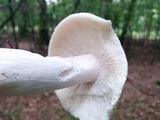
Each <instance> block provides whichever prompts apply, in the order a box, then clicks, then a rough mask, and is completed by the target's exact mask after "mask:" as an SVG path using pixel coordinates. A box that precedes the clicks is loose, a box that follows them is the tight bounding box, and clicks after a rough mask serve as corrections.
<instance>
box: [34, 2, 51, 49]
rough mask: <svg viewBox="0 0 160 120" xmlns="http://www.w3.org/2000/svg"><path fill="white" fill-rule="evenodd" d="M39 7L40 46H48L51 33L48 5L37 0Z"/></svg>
mask: <svg viewBox="0 0 160 120" xmlns="http://www.w3.org/2000/svg"><path fill="white" fill-rule="evenodd" d="M37 1H38V5H39V37H40V40H39V42H38V43H39V45H40V46H41V45H48V43H49V34H48V33H49V31H48V14H47V4H46V1H45V0H37Z"/></svg>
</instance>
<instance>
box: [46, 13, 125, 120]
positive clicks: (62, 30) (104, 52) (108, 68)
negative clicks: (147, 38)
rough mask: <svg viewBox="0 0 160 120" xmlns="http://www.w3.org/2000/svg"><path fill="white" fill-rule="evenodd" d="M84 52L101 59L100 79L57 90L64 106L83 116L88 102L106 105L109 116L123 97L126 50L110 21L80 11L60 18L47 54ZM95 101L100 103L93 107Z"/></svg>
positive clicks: (80, 53) (59, 54) (82, 53)
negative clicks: (121, 96)
mask: <svg viewBox="0 0 160 120" xmlns="http://www.w3.org/2000/svg"><path fill="white" fill-rule="evenodd" d="M84 54H92V55H94V56H95V57H96V58H97V59H98V61H99V67H100V71H99V75H98V77H97V80H95V82H94V83H86V84H80V85H76V86H73V87H69V88H65V89H61V90H57V91H56V93H57V95H58V97H59V99H60V100H61V103H62V105H63V106H64V108H65V109H66V110H68V111H70V112H71V113H72V114H73V115H74V116H76V117H79V118H81V119H82V120H83V117H82V116H84V119H85V115H84V114H83V112H84V110H82V109H84V108H86V105H87V106H89V107H90V110H91V109H97V110H100V109H103V110H104V113H103V112H102V113H103V114H105V115H104V116H105V118H104V119H106V118H107V117H108V116H109V115H108V114H106V112H108V111H111V110H112V108H113V106H114V105H115V104H116V102H117V100H118V99H119V97H120V94H121V92H122V89H123V86H124V83H125V81H126V76H127V70H128V65H127V60H126V56H125V53H124V51H123V48H122V46H121V44H120V41H119V39H118V37H117V35H116V34H115V32H114V30H113V29H112V26H111V21H109V20H105V19H102V18H100V17H97V16H95V15H92V14H90V13H78V14H72V15H70V16H68V17H67V18H65V19H64V20H62V21H61V22H60V24H59V25H58V26H57V27H56V29H55V31H54V33H53V35H52V37H51V41H50V44H49V51H48V55H49V56H60V57H72V56H78V55H84ZM88 62H89V61H88ZM82 65H83V64H82ZM97 101H98V102H99V105H98V104H97ZM102 101H103V102H102ZM77 102H78V104H77ZM92 104H97V107H96V108H93V107H92ZM81 111H82V112H81ZM97 116H98V114H97ZM101 116H103V115H101ZM102 119H103V118H102Z"/></svg>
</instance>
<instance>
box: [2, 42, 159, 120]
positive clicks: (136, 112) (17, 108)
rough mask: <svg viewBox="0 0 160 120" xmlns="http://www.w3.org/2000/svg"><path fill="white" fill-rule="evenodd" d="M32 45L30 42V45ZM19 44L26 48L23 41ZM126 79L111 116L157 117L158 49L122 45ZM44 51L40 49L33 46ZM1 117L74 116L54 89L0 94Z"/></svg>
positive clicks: (43, 119) (55, 119)
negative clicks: (3, 95) (126, 69)
mask: <svg viewBox="0 0 160 120" xmlns="http://www.w3.org/2000/svg"><path fill="white" fill-rule="evenodd" d="M31 46H32V45H31ZM20 48H24V49H28V47H27V45H26V43H25V44H24V43H21V44H20ZM124 48H125V51H126V54H127V58H128V65H129V71H128V79H127V81H126V84H125V86H124V90H123V93H122V96H121V98H120V100H119V102H118V105H117V108H116V110H115V111H114V112H113V115H112V117H111V120H160V86H159V85H157V84H158V83H157V82H158V81H160V50H158V48H157V49H156V48H154V47H151V45H145V44H144V45H141V44H137V43H132V44H131V45H129V46H128V45H125V46H124ZM35 51H36V52H39V53H41V54H43V55H45V54H46V53H47V52H46V51H43V50H34V52H35ZM0 120H73V118H71V116H70V115H69V113H67V112H66V111H65V110H64V109H63V108H62V106H61V104H60V102H59V100H58V98H57V97H56V95H55V93H54V92H50V93H44V94H37V95H32V96H12V97H0Z"/></svg>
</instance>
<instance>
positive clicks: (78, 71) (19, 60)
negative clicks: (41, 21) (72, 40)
mask: <svg viewBox="0 0 160 120" xmlns="http://www.w3.org/2000/svg"><path fill="white" fill-rule="evenodd" d="M98 72H99V65H98V61H97V59H96V58H95V57H94V56H93V55H90V54H87V55H82V56H76V57H69V58H61V57H56V56H55V57H43V56H41V55H39V54H35V53H31V52H28V51H25V50H15V49H3V48H1V49H0V95H24V94H28V93H29V94H30V93H41V92H45V91H50V90H57V89H61V88H66V87H71V86H74V85H77V84H82V83H86V82H93V81H94V80H96V78H97V76H98Z"/></svg>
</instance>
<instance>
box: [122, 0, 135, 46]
mask: <svg viewBox="0 0 160 120" xmlns="http://www.w3.org/2000/svg"><path fill="white" fill-rule="evenodd" d="M135 4H136V0H131V3H130V5H129V7H128V10H127V14H126V15H125V16H124V24H123V27H122V34H121V36H120V41H121V44H123V43H124V41H125V37H126V34H127V28H128V27H129V23H130V21H131V18H132V13H133V10H134V7H135Z"/></svg>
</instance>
